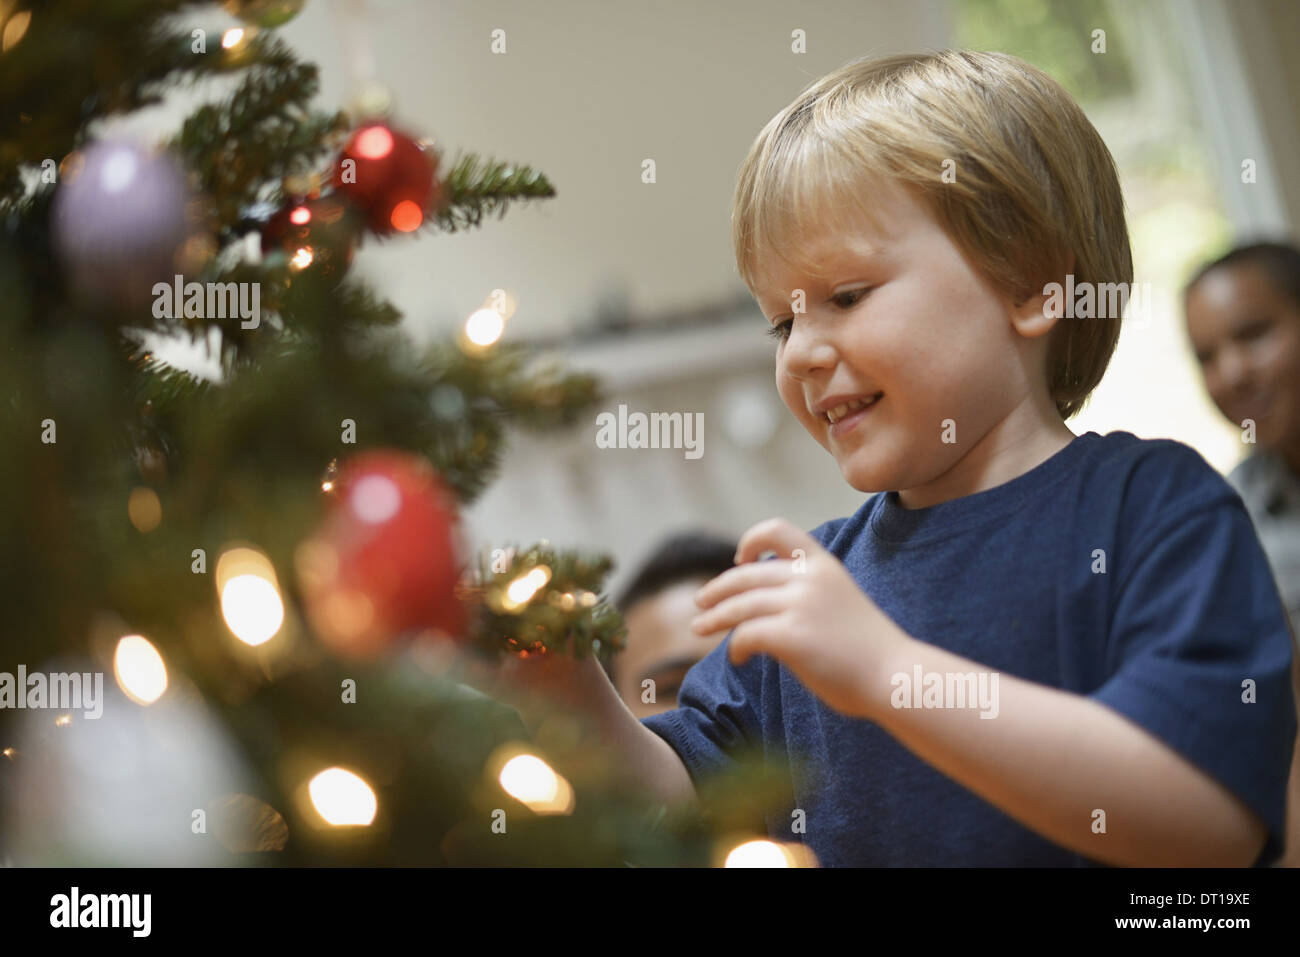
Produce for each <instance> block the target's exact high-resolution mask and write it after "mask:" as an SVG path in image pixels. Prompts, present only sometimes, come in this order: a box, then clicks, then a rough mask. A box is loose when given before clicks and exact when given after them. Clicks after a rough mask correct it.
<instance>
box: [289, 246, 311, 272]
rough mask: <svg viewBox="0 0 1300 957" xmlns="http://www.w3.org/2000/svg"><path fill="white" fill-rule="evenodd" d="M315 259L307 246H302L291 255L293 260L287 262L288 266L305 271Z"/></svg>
mask: <svg viewBox="0 0 1300 957" xmlns="http://www.w3.org/2000/svg"><path fill="white" fill-rule="evenodd" d="M315 258H316V257H315V256H314V255H313V254H312V251H311V248H310V247H309V246H303V247H301V248H300V249H299V250H298V251H297V252H296V253H294V254H293V258H292V259H290V260H289V265H290V266H291V267H293V268H294V269H306V268H307V267H308V266H310V265H311V264H312V261H313V260H314V259H315Z"/></svg>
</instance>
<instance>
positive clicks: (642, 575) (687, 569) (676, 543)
mask: <svg viewBox="0 0 1300 957" xmlns="http://www.w3.org/2000/svg"><path fill="white" fill-rule="evenodd" d="M737 544H738V542H737V541H736V540H735V539H731V538H723V537H722V536H720V535H711V534H708V533H705V532H682V533H679V534H677V535H673V536H670V537H669V538H666V539H664V540H663V541H661V542H660V543H659V545H658V546H656V547H655V549H654V551H652V552H651V553H650V554H649V555H648V556H646V558H645V560H644V561H643V562H642V564H641V567H640V568H638V569H637V571H636V574H634V575H633V576H632V580H631V581H629V582H628V583H627V585H625V586H624V588H623V590H622V591H621V592H620V593H619V595H618V597H617V598H616V599H615V601H614V604H615V605H617V606H618V610H619V611H621V612H622V613H623V614H624V615H626V614H627V613H628V611H630V610H631V608H632V606H633V605H635V604H636V603H637V602H639V601H642V600H644V599H646V598H652V597H654V596H655V595H657V594H659V592H661V591H663V590H664V589H665V588H668V587H669V586H670V585H675V584H677V583H678V582H681V581H687V580H689V579H692V578H700V577H704V578H713V577H715V576H717V575H721V574H722V573H723V572H725V571H726V570H727V569H728V568H731V567H732V566H733V565H734V564H735V558H736V545H737ZM616 659H617V656H615V657H614V658H611V659H610V661H609V663H608V664H607V665H606V667H605V671H606V673H607V674H608V675H609V677H610V680H611V681H612V680H613V679H614V669H615V667H616Z"/></svg>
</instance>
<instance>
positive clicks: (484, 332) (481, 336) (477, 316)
mask: <svg viewBox="0 0 1300 957" xmlns="http://www.w3.org/2000/svg"><path fill="white" fill-rule="evenodd" d="M505 328H506V323H505V320H504V319H502V318H501V313H499V312H497V311H496V310H495V309H479V310H476V311H475V312H474V313H472V314H471V315H470V317H469V318H468V319H466V320H465V338H466V339H468V340H469V341H470V342H472V343H474V345H476V346H490V345H492V343H494V342H496V341H497V340H498V339H500V338H501V334H502V333H503V332H505Z"/></svg>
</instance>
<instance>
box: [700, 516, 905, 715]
mask: <svg viewBox="0 0 1300 957" xmlns="http://www.w3.org/2000/svg"><path fill="white" fill-rule="evenodd" d="M768 550H772V551H775V552H776V553H777V555H778V558H775V559H770V560H768V561H758V560H757V559H758V556H759V555H761V554H762V553H763V552H765V551H768ZM695 602H696V604H697V605H699V606H700V608H701V609H703V611H702V612H701V613H700V614H699V615H698V616H696V618H695V619H694V620H693V621H692V623H691V627H692V629H693V630H694V631H695V632H697V633H698V634H701V635H708V634H713V633H715V632H719V631H725V630H727V629H734V630H733V631H732V633H731V641H730V645H729V648H728V656H729V657H730V659H731V662H732V663H733V664H737V665H739V664H743V663H744V662H745V661H747V660H748V659H749V658H750V657H751V656H752V655H756V654H765V655H771V656H772V657H773V658H776V659H778V660H779V661H781V662H782V663H784V664H785V666H786V667H788V668H789V669H790V670H791V671H792V672H793V673H794V674H795V676H796V677H797V678H798V679H799V680H800V681H802V682H803V683H804V685H805V686H806V687H807V688H808V690H810V691H812V692H813V694H815V695H817V697H819V698H821V699H822V700H823V701H824V702H826V704H828V705H829V706H830V707H832V708H834V709H835V710H836V711H839V712H841V713H842V714H847V715H850V716H852V717H864V718H865V717H871V716H872V714H873V713H874V712H875V711H876V710H877V709H878V708H879V707H880V702H882V701H883V702H885V706H887V704H888V700H889V692H890V689H889V684H888V680H887V679H886V678H883V677H881V676H882V674H883V672H884V670H885V662H887V661H888V660H889V659H891V658H892V657H893V655H894V654H895V653H896V652H897V651H898V650H899V649H900V648H902V647H903V646H904V645H906V644H907V643H909V642H911V641H913V639H912V638H911V637H909V636H908V634H907V633H906V632H904V631H903V630H902V629H901V628H899V627H898V625H896V624H895V623H894V622H893V620H891V619H890V618H889V616H888V615H886V614H885V613H884V612H883V611H881V610H880V607H879V606H878V605H877V604H876V603H875V602H873V601H872V600H871V599H870V598H868V597H867V595H866V593H865V592H863V591H862V589H861V588H859V587H858V584H857V582H855V581H854V580H853V578H852V576H850V575H849V573H848V570H847V569H846V568H845V567H844V565H843V564H841V562H840V560H839V559H838V558H836V557H835V556H834V555H832V554H831V553H830V552H828V551H826V549H824V548H822V546H821V544H820V543H819V542H818V541H817V540H816V539H814V538H813V537H812V536H810V535H809V534H808V533H807V532H805V531H803V530H802V529H800V528H797V527H795V526H794V525H792V524H791V523H790V522H788V521H786V520H785V519H782V518H772V519H768V520H767V521H765V522H760V523H759V524H757V525H755V526H754V527H753V528H751V529H749V531H747V532H745V534H744V535H742V536H741V539H740V544H739V545H738V546H737V548H736V567H735V568H731V569H728V570H727V571H725V572H723V573H722V574H721V575H719V576H717V577H716V578H714V579H713V580H712V581H709V582H708V583H707V584H705V585H704V587H703V588H701V589H700V590H699V591H698V592H697V593H696V596H695Z"/></svg>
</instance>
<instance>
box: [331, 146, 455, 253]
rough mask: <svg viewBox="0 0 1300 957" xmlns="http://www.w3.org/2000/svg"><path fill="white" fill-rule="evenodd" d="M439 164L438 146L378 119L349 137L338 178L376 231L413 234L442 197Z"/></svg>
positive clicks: (342, 189) (343, 190)
mask: <svg viewBox="0 0 1300 957" xmlns="http://www.w3.org/2000/svg"><path fill="white" fill-rule="evenodd" d="M437 169H438V154H437V152H436V151H435V150H433V149H428V150H426V149H424V148H423V147H421V146H420V144H419V143H417V142H416V141H415V140H414V139H412V138H411V137H410V136H408V135H406V134H405V133H402V132H400V131H398V130H395V129H393V128H392V127H390V126H388V125H387V124H386V123H382V122H378V121H376V122H372V123H367V124H365V125H364V126H362V127H360V128H359V129H357V130H356V131H355V132H354V133H353V134H352V136H351V137H350V138H349V139H348V141H347V144H346V145H345V146H344V147H343V152H342V154H341V155H340V156H339V160H338V165H337V166H336V167H335V169H334V177H333V181H332V182H333V186H334V188H335V189H336V190H338V191H339V192H340V193H342V194H343V195H344V196H346V197H347V198H348V200H349V201H350V202H352V203H353V204H354V205H356V206H357V207H358V208H359V209H360V210H361V211H362V213H364V214H365V218H366V225H367V226H369V227H370V230H371V231H372V232H374V233H377V234H378V235H381V236H384V235H388V234H390V233H392V232H394V231H397V232H403V233H409V232H414V231H415V230H416V229H419V228H420V226H421V224H423V223H424V221H425V220H426V219H427V218H428V217H429V216H430V214H431V213H432V212H433V211H434V210H435V209H436V208H437V206H438V203H439V202H440V201H441V197H442V186H441V184H440V183H439V182H438V179H437V175H436V173H437Z"/></svg>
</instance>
